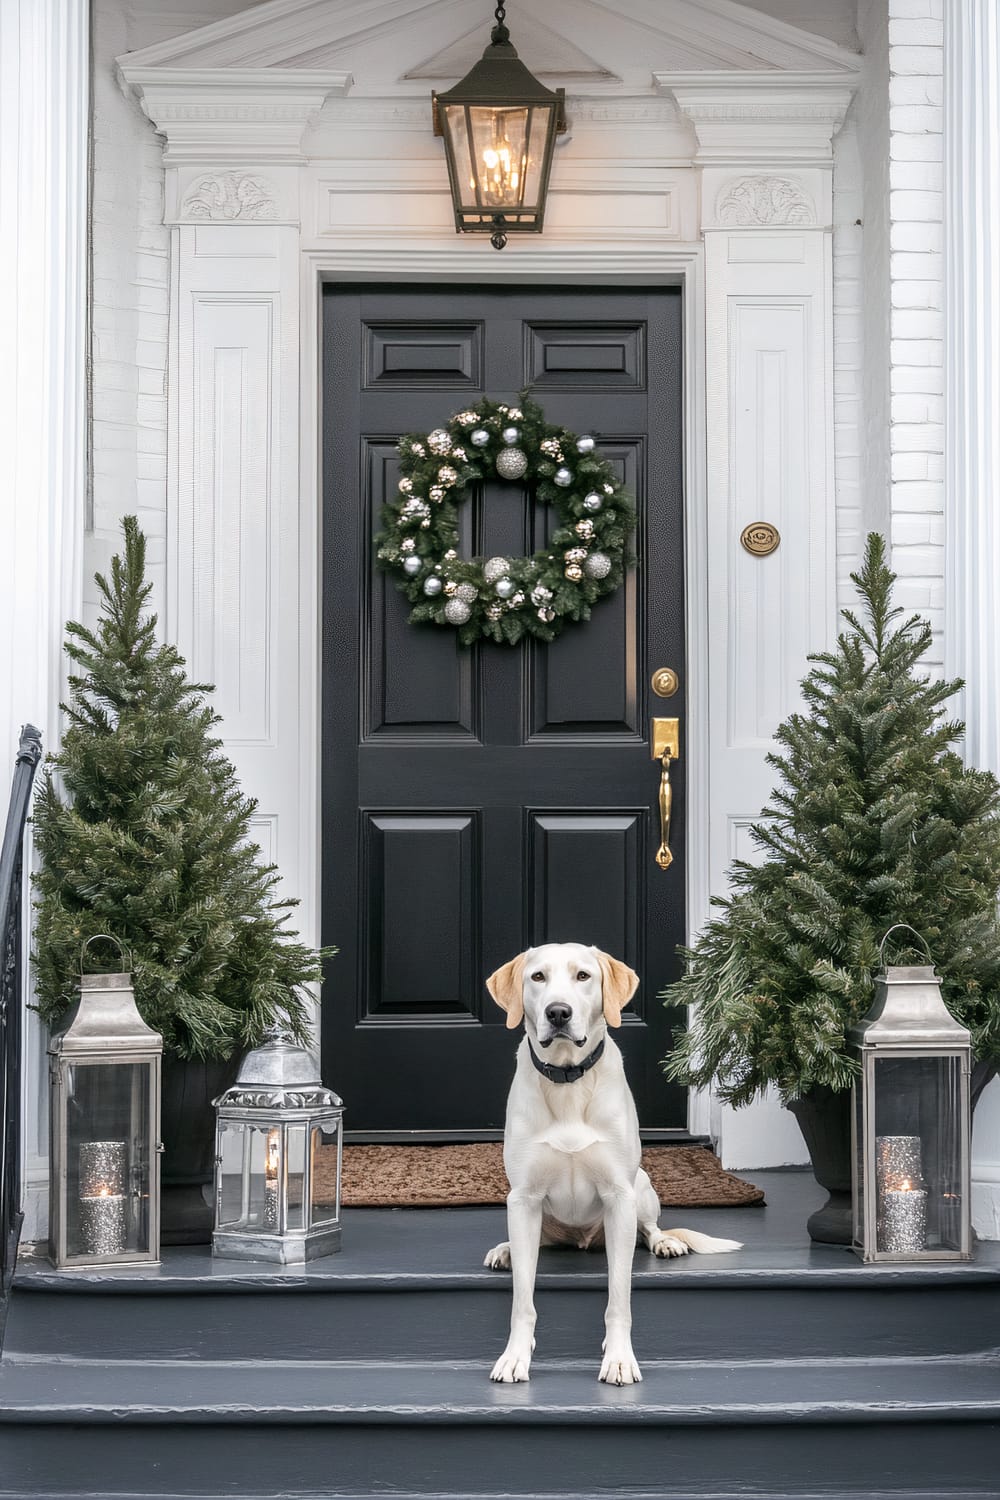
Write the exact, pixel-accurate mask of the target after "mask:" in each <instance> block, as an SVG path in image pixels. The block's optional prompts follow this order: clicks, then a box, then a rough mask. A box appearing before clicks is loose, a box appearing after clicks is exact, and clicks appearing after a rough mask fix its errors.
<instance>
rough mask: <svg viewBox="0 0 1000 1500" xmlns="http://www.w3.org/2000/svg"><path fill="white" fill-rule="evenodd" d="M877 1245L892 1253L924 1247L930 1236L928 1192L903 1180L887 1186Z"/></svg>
mask: <svg viewBox="0 0 1000 1500" xmlns="http://www.w3.org/2000/svg"><path fill="white" fill-rule="evenodd" d="M881 1209H882V1212H881V1215H880V1218H879V1226H878V1248H879V1249H880V1250H885V1251H887V1252H888V1253H889V1254H890V1255H910V1254H913V1253H914V1252H919V1251H921V1250H923V1248H924V1244H925V1241H926V1239H927V1194H926V1193H925V1192H924V1190H923V1189H922V1188H916V1187H914V1186H913V1185H912V1184H911V1183H910V1182H907V1181H905V1180H904V1181H903V1182H902V1183H900V1185H899V1187H898V1188H888V1189H887V1190H886V1191H885V1192H884V1193H883V1194H882V1199H881Z"/></svg>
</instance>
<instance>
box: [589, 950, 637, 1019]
mask: <svg viewBox="0 0 1000 1500" xmlns="http://www.w3.org/2000/svg"><path fill="white" fill-rule="evenodd" d="M594 952H595V953H596V954H597V962H598V963H599V964H600V966H601V978H602V980H603V985H602V992H603V997H604V1019H605V1020H606V1021H607V1023H608V1025H609V1026H620V1025H621V1024H622V1011H623V1010H624V1008H625V1006H626V1005H627V1004H628V1003H629V1001H630V1000H631V998H632V996H633V995H634V994H635V992H636V990H637V989H638V988H639V976H638V974H637V973H636V972H635V970H634V969H630V968H629V966H628V964H623V963H622V961H621V959H620V958H612V957H611V955H610V954H608V953H602V952H601V950H600V948H595V949H594Z"/></svg>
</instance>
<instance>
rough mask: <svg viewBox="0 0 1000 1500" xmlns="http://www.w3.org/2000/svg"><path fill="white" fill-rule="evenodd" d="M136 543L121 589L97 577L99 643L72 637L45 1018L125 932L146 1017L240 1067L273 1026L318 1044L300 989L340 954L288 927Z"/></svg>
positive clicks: (247, 811) (50, 884) (190, 1050)
mask: <svg viewBox="0 0 1000 1500" xmlns="http://www.w3.org/2000/svg"><path fill="white" fill-rule="evenodd" d="M124 532H125V550H124V557H115V558H114V559H113V561H112V564H111V581H110V583H108V582H107V581H106V580H105V579H104V578H102V577H101V576H100V575H98V577H97V585H98V589H99V590H100V595H101V617H100V621H99V624H98V626H97V628H96V630H94V631H90V630H87V629H85V628H84V627H83V626H82V625H77V624H70V625H68V626H67V636H68V641H67V645H66V651H67V654H68V655H69V657H70V659H71V660H72V661H73V663H74V664H75V666H76V668H77V669H78V671H77V675H74V676H72V677H70V679H69V682H70V689H71V702H70V703H69V704H68V705H64V711H65V712H66V714H67V716H68V720H69V727H68V729H67V731H66V734H65V737H64V739H63V743H62V748H61V750H60V751H59V754H58V755H57V756H56V757H54V758H52V759H50V762H49V766H48V771H47V775H46V777H45V778H44V781H43V783H42V785H41V787H40V789H39V795H38V799H37V802H36V807H35V840H36V843H37V847H38V850H39V853H40V855H41V860H42V864H41V870H40V872H39V874H38V875H37V876H36V889H37V902H36V907H37V924H36V934H35V945H36V988H37V998H38V1009H39V1011H40V1013H41V1015H42V1016H43V1018H44V1019H45V1020H46V1021H49V1022H55V1021H58V1020H59V1018H60V1017H61V1016H62V1014H63V1013H64V1012H65V1010H66V1008H67V1006H69V1005H70V1004H71V1003H72V1001H73V1000H74V998H75V982H76V979H77V976H78V975H79V970H80V949H81V945H82V944H83V943H84V942H85V940H86V939H88V938H90V937H92V936H94V935H96V934H97V933H110V934H112V935H113V936H114V937H117V938H118V939H119V940H120V941H121V943H122V944H123V945H124V947H125V949H126V951H127V952H128V953H129V954H130V955H131V962H132V971H133V983H134V986H135V993H136V1001H137V1004H138V1007H139V1010H140V1012H141V1014H142V1016H143V1018H144V1020H145V1021H146V1022H147V1023H148V1024H149V1025H150V1026H153V1027H155V1028H156V1030H157V1031H159V1032H161V1033H162V1034H163V1040H164V1045H165V1047H166V1049H167V1050H168V1051H169V1052H171V1053H173V1054H174V1055H176V1056H179V1057H198V1058H224V1057H228V1056H229V1055H230V1054H231V1053H232V1052H233V1051H234V1050H244V1049H246V1048H248V1047H253V1046H257V1045H258V1044H259V1043H260V1042H261V1040H262V1039H263V1034H264V1030H265V1027H266V1026H267V1025H268V1023H269V1022H272V1021H274V1020H280V1021H284V1022H287V1023H288V1024H289V1025H290V1027H291V1029H292V1030H293V1031H294V1032H295V1033H296V1035H298V1036H299V1037H300V1038H304V1037H305V1035H306V1020H307V1011H306V1007H305V1004H304V1002H303V998H302V994H301V991H302V988H303V986H305V985H308V984H310V983H313V982H317V981H319V980H320V978H321V977H322V973H321V960H322V958H323V957H325V956H326V955H325V953H316V952H314V951H313V950H312V949H310V948H308V947H305V946H304V945H303V944H302V943H298V942H295V941H294V938H295V936H296V934H295V933H294V932H289V931H288V930H287V929H286V928H285V926H284V923H285V921H286V920H287V908H288V907H290V906H292V905H294V904H295V903H294V902H291V901H279V900H277V899H276V898H275V896H274V887H275V885H276V883H277V872H276V868H275V866H273V865H263V864H261V863H260V860H259V856H260V850H259V848H258V847H257V846H256V845H255V844H253V843H252V842H251V841H250V817H251V815H252V813H253V811H254V807H255V806H256V804H255V803H254V802H253V801H251V800H250V799H248V798H246V797H244V796H243V795H242V793H241V791H240V788H239V784H238V782H237V778H236V773H235V771H234V769H233V767H232V765H231V764H230V763H229V761H228V760H227V759H226V757H225V756H224V755H223V753H222V749H221V745H220V741H219V740H218V738H216V737H215V734H214V731H215V726H216V725H217V724H218V723H219V717H218V715H217V714H216V713H214V711H213V710H212V708H211V707H210V706H209V704H208V702H207V701H206V700H207V695H208V694H209V693H210V692H211V689H210V688H208V687H205V686H202V685H199V684H196V683H192V682H189V681H188V679H187V677H186V675H185V671H184V662H183V659H182V658H181V656H180V655H179V654H178V652H177V651H176V650H175V649H174V647H173V646H169V645H163V644H161V643H159V642H158V641H157V639H156V632H155V627H156V617H155V616H154V615H149V614H144V608H145V605H146V604H147V601H148V599H149V594H150V591H151V589H152V585H151V584H149V583H147V582H145V577H144V575H145V556H146V543H145V538H144V537H143V535H142V533H141V531H140V530H139V526H138V523H137V522H136V520H135V518H134V517H132V516H130V517H128V518H126V520H125V523H124ZM57 776H58V778H59V781H60V782H61V785H62V787H63V788H64V789H65V792H66V793H67V795H68V801H65V802H64V801H63V800H62V798H61V796H60V794H59V791H58V790H57V785H56V777H57ZM331 951H332V950H331Z"/></svg>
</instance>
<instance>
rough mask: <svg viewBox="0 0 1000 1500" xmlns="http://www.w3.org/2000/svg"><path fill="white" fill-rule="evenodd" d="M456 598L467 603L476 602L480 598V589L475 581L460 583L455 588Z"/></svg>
mask: <svg viewBox="0 0 1000 1500" xmlns="http://www.w3.org/2000/svg"><path fill="white" fill-rule="evenodd" d="M455 598H456V599H461V600H463V601H464V603H466V604H475V602H476V600H477V599H478V598H479V591H478V589H477V588H476V585H475V584H474V583H460V584H459V585H458V588H457V589H456V590H455Z"/></svg>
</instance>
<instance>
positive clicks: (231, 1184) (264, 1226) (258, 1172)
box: [217, 1120, 282, 1234]
mask: <svg viewBox="0 0 1000 1500" xmlns="http://www.w3.org/2000/svg"><path fill="white" fill-rule="evenodd" d="M219 1145H220V1150H219V1155H220V1157H221V1158H222V1160H221V1162H220V1163H219V1201H218V1220H217V1227H218V1228H219V1229H255V1230H257V1231H259V1232H260V1233H264V1234H277V1233H278V1231H279V1229H280V1227H281V1212H280V1208H281V1191H280V1189H281V1177H282V1162H281V1129H280V1127H279V1126H277V1125H268V1124H261V1125H251V1124H248V1123H245V1122H242V1121H231V1120H226V1121H223V1122H222V1125H221V1129H220V1142H219Z"/></svg>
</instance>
